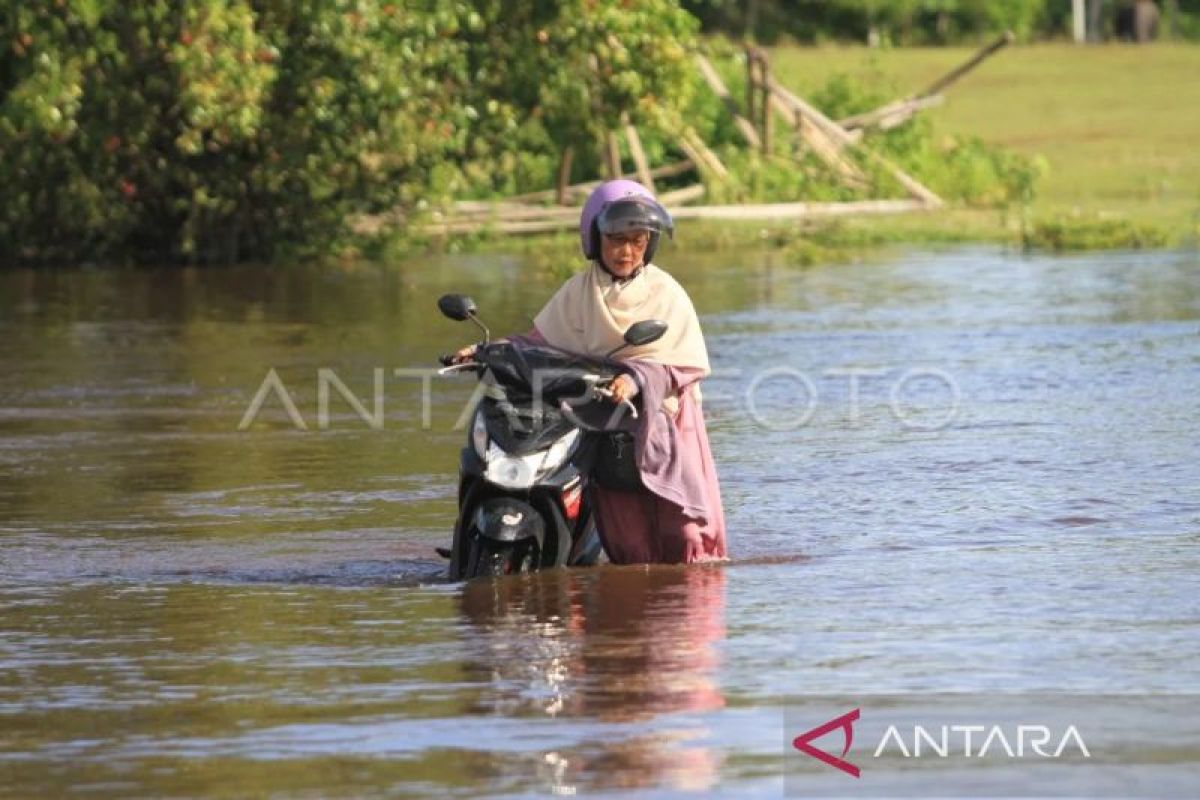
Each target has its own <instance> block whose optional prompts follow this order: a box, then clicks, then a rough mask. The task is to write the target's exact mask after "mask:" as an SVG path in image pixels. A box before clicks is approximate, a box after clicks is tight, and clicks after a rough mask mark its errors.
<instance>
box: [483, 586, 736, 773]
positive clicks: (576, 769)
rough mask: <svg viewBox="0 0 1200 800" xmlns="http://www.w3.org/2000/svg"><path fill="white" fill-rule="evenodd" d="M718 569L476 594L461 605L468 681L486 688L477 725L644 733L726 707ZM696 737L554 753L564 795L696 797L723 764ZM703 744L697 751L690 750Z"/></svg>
mask: <svg viewBox="0 0 1200 800" xmlns="http://www.w3.org/2000/svg"><path fill="white" fill-rule="evenodd" d="M724 594H725V573H724V571H723V570H722V569H721V568H719V567H705V568H691V569H689V568H680V567H609V568H604V569H599V570H591V571H585V572H580V571H574V570H571V571H567V570H559V571H555V572H552V573H548V574H546V575H533V576H522V577H516V578H510V579H505V580H498V581H479V582H472V583H469V584H467V585H466V586H464V588H463V591H462V595H461V605H462V612H463V616H464V617H465V618H466V619H467V620H469V621H470V623H471V625H470V627H468V628H467V629H466V630H465V632H464V636H465V637H466V640H467V643H468V647H470V648H473V649H474V651H475V652H476V653H477V658H478V661H476V660H475V657H473V658H472V660H471V662H469V664H468V666H467V669H468V670H470V671H471V672H472V673H473V674H476V675H478V676H479V677H480V678H482V679H484V680H488V681H490V684H491V691H490V692H488V693H487V695H486V696H485V697H486V702H485V703H484V704H483V705H481V706H480V707H478V708H476V709H473V711H474V712H475V713H479V714H502V715H505V716H524V715H538V714H545V715H547V716H551V717H557V716H564V717H583V718H589V719H593V720H596V721H597V722H599V723H602V724H610V723H623V724H630V723H646V722H649V721H652V720H654V719H655V718H656V717H658V716H660V715H665V714H677V713H687V712H711V711H715V710H718V709H720V708H722V707H723V706H724V698H723V697H722V696H721V692H720V690H719V688H718V686H717V683H716V681H717V667H718V654H717V650H716V647H717V645H718V644H719V642H720V641H721V640H722V639H723V638H724V636H725V619H724V615H725V596H724ZM708 735H709V731H708V730H707V729H706V728H705V727H704V726H703V725H697V726H695V727H683V728H673V729H672V730H670V731H663V732H658V733H653V734H649V735H635V736H632V737H629V738H623V739H620V740H618V741H613V742H611V743H602V744H599V745H590V746H587V747H584V748H575V749H570V748H568V749H560V750H556V751H554V753H553V754H551V756H550V759H549V760H550V762H551V763H553V764H554V765H555V767H556V773H555V779H556V781H561V785H562V786H570V785H574V784H575V783H577V782H578V781H580V780H586V783H587V785H588V786H589V788H593V789H596V788H635V787H645V786H659V785H663V786H671V787H677V788H690V789H703V788H707V787H709V786H711V785H712V784H714V783H715V782H716V780H717V776H718V772H719V767H720V757H719V755H717V754H715V753H713V752H712V751H711V750H710V749H709V748H706V747H704V746H703V743H702V742H703V740H704V739H705V738H706V737H707V736H708ZM697 741H699V742H700V744H697V743H696V742H697Z"/></svg>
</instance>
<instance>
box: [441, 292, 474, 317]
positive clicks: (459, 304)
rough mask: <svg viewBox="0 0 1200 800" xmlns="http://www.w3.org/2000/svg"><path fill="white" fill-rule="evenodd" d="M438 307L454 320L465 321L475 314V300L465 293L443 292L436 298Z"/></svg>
mask: <svg viewBox="0 0 1200 800" xmlns="http://www.w3.org/2000/svg"><path fill="white" fill-rule="evenodd" d="M438 309H439V310H441V312H442V314H444V315H445V316H447V317H449V318H450V319H452V320H454V321H455V322H466V321H467V320H468V319H470V318H471V317H473V316H475V310H476V309H475V301H474V300H472V299H471V298H469V297H467V296H466V295H465V294H444V295H442V296H441V297H439V298H438Z"/></svg>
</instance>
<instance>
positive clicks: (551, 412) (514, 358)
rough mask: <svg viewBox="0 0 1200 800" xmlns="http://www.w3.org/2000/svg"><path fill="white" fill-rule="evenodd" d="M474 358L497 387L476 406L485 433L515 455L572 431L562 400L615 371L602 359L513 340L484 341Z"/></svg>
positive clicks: (574, 397) (580, 395)
mask: <svg viewBox="0 0 1200 800" xmlns="http://www.w3.org/2000/svg"><path fill="white" fill-rule="evenodd" d="M475 358H476V360H477V361H479V362H480V363H482V364H484V365H485V366H486V367H487V372H488V374H487V376H485V378H484V380H485V381H487V382H488V383H490V384H492V385H493V386H495V387H496V388H498V389H499V390H500V391H499V392H496V393H490V394H489V396H488V397H487V398H486V399H485V400H484V401H483V405H482V407H481V409H480V411H481V413H482V414H483V418H484V422H485V424H486V425H487V429H488V434H489V436H490V437H491V438H492V439H494V440H495V441H496V444H497V445H499V446H500V447H501V448H502V449H503V450H504V451H505V452H507V453H511V454H513V455H524V454H526V453H531V452H534V451H536V450H540V449H542V448H544V447H548V446H549V445H550V444H551V443H553V442H554V441H555V440H556V439H558V438H559V437H561V436H563V435H564V434H566V433H568V432H570V431H571V430H572V429H573V428H574V427H575V425H574V424H573V423H571V422H570V421H568V420H567V419H566V418H565V417H564V416H563V414H562V412H561V411H560V410H559V403H560V401H563V400H567V401H572V400H574V401H578V400H583V399H585V398H587V397H588V394H589V392H590V389H591V387H592V386H593V385H594V383H595V382H597V380H600V381H607V380H610V379H611V378H613V377H615V376H616V375H617V373H618V371H619V370H617V369H616V367H615V365H613V364H612V362H608V361H604V360H603V359H596V358H588V357H585V356H579V355H575V354H572V353H567V352H565V351H562V350H558V349H555V348H553V347H543V346H537V345H517V344H513V343H511V342H500V343H497V344H492V345H488V346H486V347H482V348H480V351H479V352H478V353H477V354H476V356H475Z"/></svg>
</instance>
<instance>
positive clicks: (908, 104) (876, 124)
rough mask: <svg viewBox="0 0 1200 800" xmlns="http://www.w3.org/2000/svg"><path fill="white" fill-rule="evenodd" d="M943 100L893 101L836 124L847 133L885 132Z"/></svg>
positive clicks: (943, 96) (915, 99)
mask: <svg viewBox="0 0 1200 800" xmlns="http://www.w3.org/2000/svg"><path fill="white" fill-rule="evenodd" d="M945 99H946V97H945V95H941V94H934V95H929V96H928V97H916V98H911V99H907V100H895V101H893V102H891V103H888V104H887V105H884V106H880V107H879V108H876V109H874V110H872V111H867V112H865V113H862V114H855V115H854V116H852V117H846V118H845V119H839V120H838V121H837V122H838V125H841V126H842V127H843V128H844V129H845V130H847V131H855V130H861V129H865V128H879V129H880V130H885V131H886V130H890V129H892V128H894V127H896V126H897V125H900V124H902V123H905V122H907V121H908V120H910V119H912V117H913V115H914V114H916V113H917V112H918V111H924V110H925V109H927V108H933V107H934V106H940V105H941V104H942V103H943V102H944V101H945Z"/></svg>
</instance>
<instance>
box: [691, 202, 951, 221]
mask: <svg viewBox="0 0 1200 800" xmlns="http://www.w3.org/2000/svg"><path fill="white" fill-rule="evenodd" d="M927 210H929V206H927V205H925V204H924V203H921V202H920V201H917V200H859V201H855V202H850V203H763V204H759V205H727V206H684V207H683V208H678V209H675V210H674V211H672V212H671V216H672V217H674V218H675V219H729V220H737V219H743V220H752V219H764V220H769V219H827V218H831V217H848V216H856V215H859V214H900V213H905V212H909V211H927Z"/></svg>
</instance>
